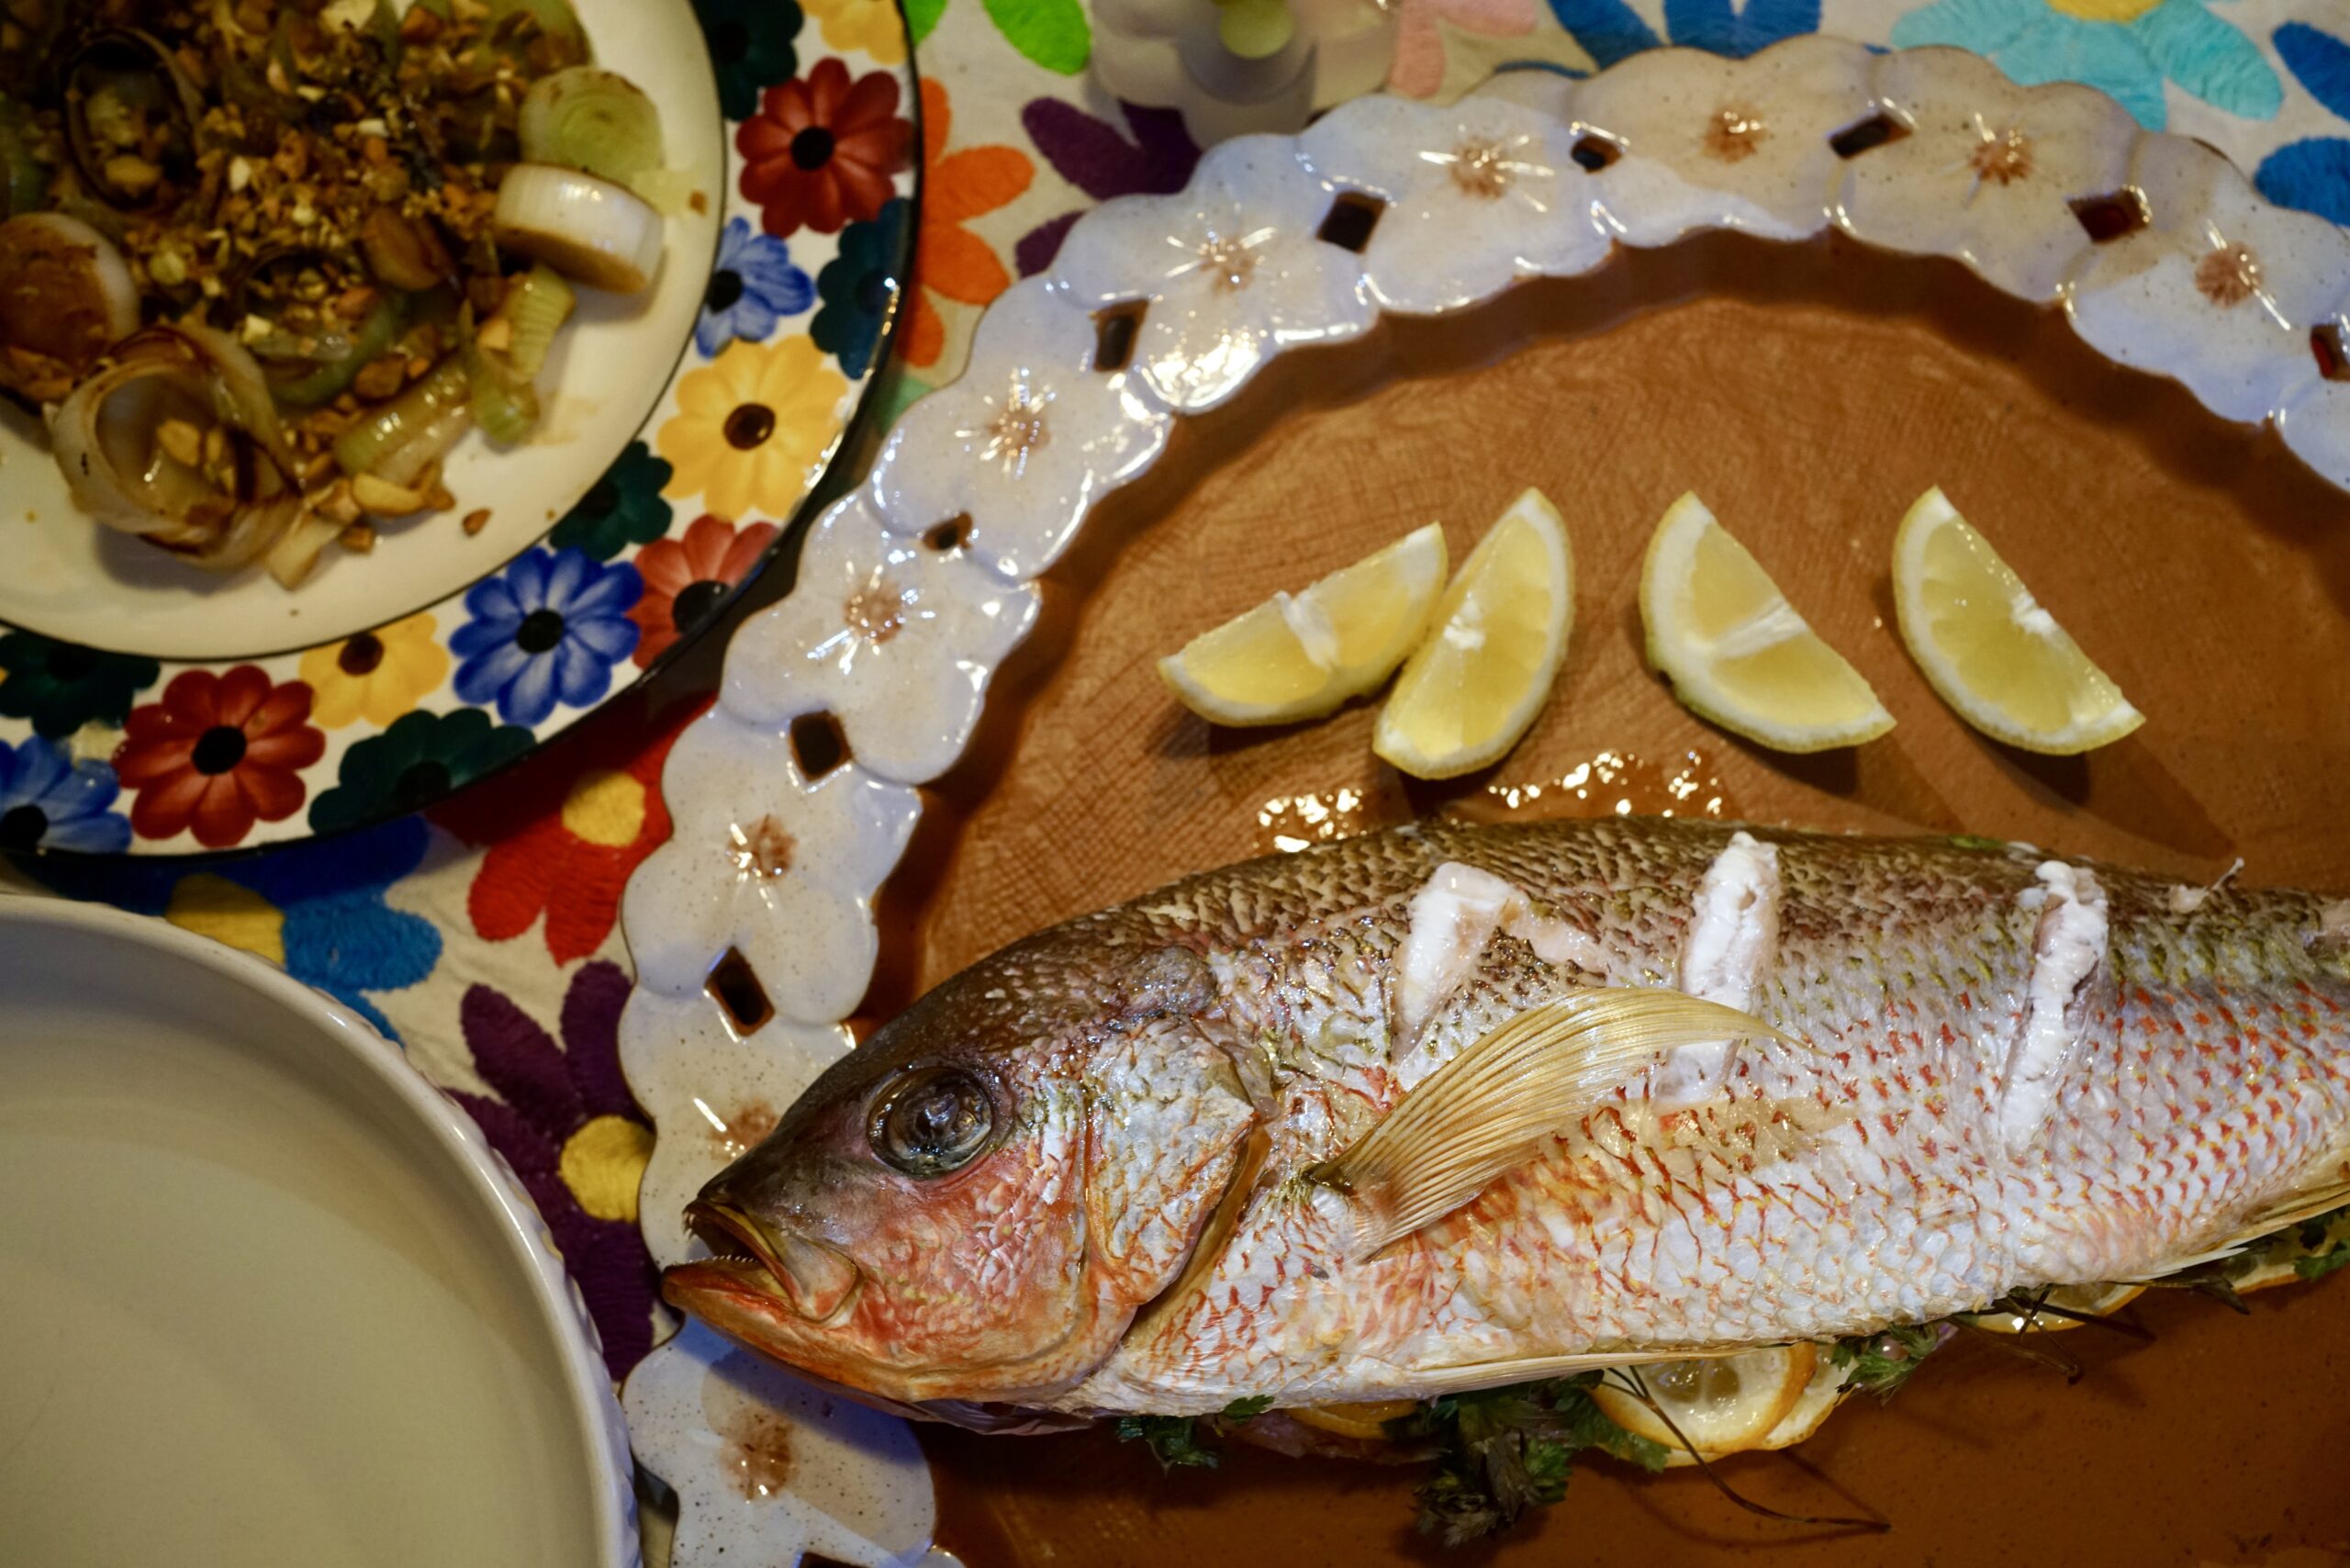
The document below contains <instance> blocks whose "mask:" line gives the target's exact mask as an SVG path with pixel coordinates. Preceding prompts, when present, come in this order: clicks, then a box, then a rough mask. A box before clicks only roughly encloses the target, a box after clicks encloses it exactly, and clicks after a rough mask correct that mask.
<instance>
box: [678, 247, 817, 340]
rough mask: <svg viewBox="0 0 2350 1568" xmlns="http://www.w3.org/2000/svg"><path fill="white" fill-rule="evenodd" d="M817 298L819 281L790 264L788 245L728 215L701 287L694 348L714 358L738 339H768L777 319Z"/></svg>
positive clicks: (790, 313) (792, 314)
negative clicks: (709, 269) (708, 272)
mask: <svg viewBox="0 0 2350 1568" xmlns="http://www.w3.org/2000/svg"><path fill="white" fill-rule="evenodd" d="M815 302H816V286H815V284H814V282H813V281H811V279H810V278H809V276H808V274H806V273H804V272H802V271H800V269H799V268H798V267H796V266H794V265H792V264H791V247H790V246H789V245H787V244H785V243H784V242H783V241H780V240H778V239H777V238H776V237H775V236H774V235H772V234H766V233H762V232H760V231H759V230H755V229H753V228H752V227H751V220H750V219H749V218H728V219H727V220H726V230H725V232H724V233H723V234H722V235H720V236H719V241H718V260H717V262H716V263H714V264H713V265H712V266H711V271H710V282H709V284H708V285H707V286H704V288H703V289H702V297H701V314H700V316H699V318H697V319H696V320H695V322H694V347H695V348H697V349H699V350H700V351H701V354H702V357H703V358H704V359H711V358H715V357H716V356H717V354H718V353H719V351H720V350H722V349H723V348H724V347H725V346H726V345H727V344H728V343H731V342H734V341H735V340H737V339H740V340H742V341H743V342H752V343H759V342H766V341H767V338H768V337H769V335H771V334H772V333H773V332H774V331H775V328H776V323H777V322H778V321H780V320H782V319H784V318H785V317H786V316H797V315H799V314H800V312H801V311H802V310H805V309H807V308H808V307H810V306H811V305H813V304H814V303H815Z"/></svg>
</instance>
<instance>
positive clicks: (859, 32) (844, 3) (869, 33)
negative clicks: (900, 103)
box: [808, 0, 906, 65]
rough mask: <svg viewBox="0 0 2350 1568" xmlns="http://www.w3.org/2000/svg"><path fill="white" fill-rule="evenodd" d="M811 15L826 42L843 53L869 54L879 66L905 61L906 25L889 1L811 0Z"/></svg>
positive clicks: (809, 6)
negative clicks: (818, 25) (819, 26)
mask: <svg viewBox="0 0 2350 1568" xmlns="http://www.w3.org/2000/svg"><path fill="white" fill-rule="evenodd" d="M808 14H809V15H810V16H811V17H815V18H816V20H817V21H818V22H819V23H820V24H822V28H823V29H824V41H825V42H826V43H828V44H830V45H831V46H832V47H833V48H834V49H836V50H840V51H841V52H842V53H843V54H847V53H851V52H856V53H862V54H867V55H869V56H871V57H872V60H873V63H874V64H876V65H900V64H903V63H904V62H905V58H906V31H905V24H904V23H902V22H901V21H900V20H899V19H898V8H897V7H896V6H893V5H891V4H890V0H808Z"/></svg>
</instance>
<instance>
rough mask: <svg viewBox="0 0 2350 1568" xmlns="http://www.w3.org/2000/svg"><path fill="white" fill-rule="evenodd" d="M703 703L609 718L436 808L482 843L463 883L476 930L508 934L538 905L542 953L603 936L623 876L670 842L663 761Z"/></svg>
mask: <svg viewBox="0 0 2350 1568" xmlns="http://www.w3.org/2000/svg"><path fill="white" fill-rule="evenodd" d="M707 706H709V704H708V703H706V702H704V703H690V704H688V705H687V707H686V711H684V712H682V713H679V714H678V715H677V717H676V718H675V720H674V721H673V722H667V723H664V724H663V725H662V726H661V727H660V728H658V729H656V730H655V731H654V732H653V733H652V734H644V733H643V732H642V731H641V730H638V729H635V728H631V727H623V728H612V727H610V726H606V727H605V728H604V729H603V730H602V731H601V732H600V733H599V734H595V735H594V736H593V737H592V744H588V745H577V746H563V747H558V748H555V749H554V750H551V751H546V752H542V753H540V754H539V756H536V757H533V758H532V760H531V761H529V762H526V763H524V764H522V765H521V766H520V767H518V768H516V769H515V771H514V776H513V780H512V782H511V784H510V785H509V786H507V787H505V788H502V789H498V790H474V791H472V792H471V793H469V794H464V795H460V796H459V797H457V799H455V800H454V801H451V802H450V803H449V804H447V805H445V806H443V807H442V808H441V809H440V810H439V811H436V812H433V813H432V819H433V820H434V821H435V822H437V823H440V824H441V825H442V827H445V828H447V829H448V830H449V831H450V832H451V833H453V834H456V835H457V836H458V837H459V838H462V839H464V841H465V842H466V843H468V844H476V845H479V844H486V845H487V846H489V850H488V853H487V854H486V855H484V856H483V857H482V862H481V869H480V870H478V871H476V872H475V873H474V882H473V887H472V888H471V889H470V890H468V891H467V892H466V894H465V913H466V914H467V915H468V916H470V917H471V919H472V921H473V924H474V932H475V934H476V935H478V936H481V937H483V938H485V939H486V940H487V941H491V942H504V941H508V940H510V939H511V938H513V937H516V936H520V935H522V934H523V933H524V932H526V931H528V930H530V929H531V927H532V925H534V924H537V923H538V919H539V916H540V915H542V914H544V915H545V916H546V923H547V924H546V944H547V953H548V956H549V957H551V958H554V961H555V962H556V963H558V964H567V963H570V962H571V961H572V960H573V959H575V958H586V957H588V955H589V954H590V953H593V952H594V951H596V949H597V948H599V947H600V946H603V945H604V938H605V937H607V936H609V935H611V934H612V923H613V921H615V920H616V919H618V918H619V916H620V907H621V889H622V888H625V887H626V886H627V885H628V879H629V877H630V875H631V874H632V872H634V871H635V869H636V868H637V866H638V864H639V863H640V862H642V861H643V859H644V857H646V856H648V855H650V854H652V853H653V852H654V851H655V850H656V849H658V848H660V847H661V846H662V845H664V844H666V843H667V842H668V839H669V808H668V807H667V806H666V805H664V804H663V803H662V801H661V765H662V763H663V762H664V761H666V759H667V758H668V756H669V746H670V745H671V743H673V742H674V741H676V740H677V733H678V732H679V731H680V730H682V729H684V728H685V726H686V723H687V722H688V721H689V720H691V719H692V718H693V716H694V715H695V714H696V713H698V712H699V711H701V710H702V709H703V708H705V707H707ZM586 738H588V737H583V739H586Z"/></svg>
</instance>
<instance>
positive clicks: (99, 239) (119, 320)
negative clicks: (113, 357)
mask: <svg viewBox="0 0 2350 1568" xmlns="http://www.w3.org/2000/svg"><path fill="white" fill-rule="evenodd" d="M138 329H139V286H138V285H137V284H135V283H133V282H132V281H131V277H130V269H129V267H128V266H126V265H125V264H124V263H123V260H122V252H119V251H117V250H116V249H115V248H114V246H113V245H112V244H111V243H109V242H108V241H107V240H106V236H105V235H103V234H101V233H99V232H98V231H97V230H95V229H93V228H91V227H90V226H89V225H88V224H86V223H84V222H83V221H81V219H79V218H68V217H66V216H65V215H64V214H63V213H58V212H35V213H28V214H26V215H25V216H24V217H22V218H10V219H8V221H7V222H6V223H0V386H6V387H9V388H11V389H13V390H15V391H17V392H19V393H22V394H23V395H24V396H26V397H28V398H32V399H33V400H34V401H35V402H40V403H54V402H56V401H58V400H59V399H60V398H63V397H64V396H65V395H66V393H67V391H68V390H69V389H70V388H71V387H72V386H73V383H74V382H76V381H78V380H80V379H81V378H82V377H83V376H84V375H87V374H88V373H89V372H90V370H91V368H92V367H93V366H95V364H97V362H98V357H99V356H100V355H101V354H103V353H106V348H107V346H108V345H109V344H111V343H113V342H115V341H116V340H117V339H118V338H125V337H128V336H129V335H130V334H131V333H132V332H134V331H136V330H138Z"/></svg>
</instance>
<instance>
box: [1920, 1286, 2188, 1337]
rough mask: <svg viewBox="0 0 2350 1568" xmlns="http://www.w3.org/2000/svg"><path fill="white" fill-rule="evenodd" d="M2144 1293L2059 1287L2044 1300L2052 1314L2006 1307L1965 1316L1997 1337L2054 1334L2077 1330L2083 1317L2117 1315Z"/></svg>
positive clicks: (2143, 1289)
mask: <svg viewBox="0 0 2350 1568" xmlns="http://www.w3.org/2000/svg"><path fill="white" fill-rule="evenodd" d="M2144 1294H2146V1287H2145V1286H2143V1285H2131V1284H2099V1285H2059V1286H2057V1287H2056V1288H2055V1289H2054V1290H2053V1291H2050V1292H2049V1293H2048V1294H2047V1297H2046V1298H2045V1299H2046V1300H2047V1303H2048V1305H2049V1306H2050V1307H2052V1308H2053V1311H2048V1312H2035V1313H2032V1314H2031V1315H2029V1316H2026V1315H2025V1314H2023V1313H2020V1312H2015V1311H2010V1310H2009V1309H2007V1308H2004V1307H2003V1308H2001V1309H1999V1310H1998V1311H1996V1312H1970V1313H1968V1314H1966V1315H1965V1316H1966V1320H1967V1321H1968V1322H1969V1323H1972V1324H1974V1325H1975V1327H1977V1328H1988V1329H1990V1330H1991V1331H1992V1332H1993V1333H1995V1334H2024V1333H2031V1334H2055V1333H2060V1332H2062V1331H2063V1330H2065V1329H2067V1328H2078V1327H2080V1326H2081V1319H2082V1318H2084V1317H2105V1316H2110V1315H2111V1314H2113V1313H2117V1312H2119V1311H2121V1309H2122V1308H2123V1307H2125V1306H2128V1305H2130V1304H2131V1303H2132V1302H2133V1301H2136V1300H2137V1299H2138V1298H2139V1297H2140V1296H2142V1295H2144Z"/></svg>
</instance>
